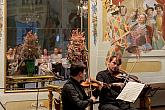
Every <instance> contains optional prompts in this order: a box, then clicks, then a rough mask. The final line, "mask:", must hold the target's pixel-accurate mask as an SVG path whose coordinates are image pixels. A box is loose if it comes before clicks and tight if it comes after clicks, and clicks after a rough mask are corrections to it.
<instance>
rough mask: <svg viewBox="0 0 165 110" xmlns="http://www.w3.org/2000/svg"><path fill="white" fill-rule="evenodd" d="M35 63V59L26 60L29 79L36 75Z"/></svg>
mask: <svg viewBox="0 0 165 110" xmlns="http://www.w3.org/2000/svg"><path fill="white" fill-rule="evenodd" d="M34 61H35V60H34V59H27V60H25V65H26V69H27V76H29V77H31V76H33V75H34V71H35V62H34Z"/></svg>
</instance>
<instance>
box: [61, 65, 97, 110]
mask: <svg viewBox="0 0 165 110" xmlns="http://www.w3.org/2000/svg"><path fill="white" fill-rule="evenodd" d="M85 69H86V67H85V65H84V64H83V63H77V64H72V65H71V68H70V75H71V77H70V78H69V79H68V81H67V82H66V83H65V84H64V86H63V89H62V94H61V95H62V96H61V98H62V105H63V110H85V109H86V108H87V107H88V106H89V105H90V104H91V103H93V102H95V100H96V98H95V97H94V96H91V97H88V96H87V94H86V93H85V90H84V88H83V87H82V86H81V82H82V80H83V79H84V77H85V74H86V73H85V72H86V70H85Z"/></svg>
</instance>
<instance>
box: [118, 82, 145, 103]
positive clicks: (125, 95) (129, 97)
mask: <svg viewBox="0 0 165 110" xmlns="http://www.w3.org/2000/svg"><path fill="white" fill-rule="evenodd" d="M144 86H145V84H142V83H137V82H128V83H127V84H126V85H125V87H124V88H123V90H122V91H121V93H120V94H119V95H118V97H117V98H116V99H120V100H124V101H128V102H133V103H134V102H135V101H136V99H137V98H138V96H139V94H140V93H141V91H142V90H143V88H144Z"/></svg>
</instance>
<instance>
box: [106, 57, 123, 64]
mask: <svg viewBox="0 0 165 110" xmlns="http://www.w3.org/2000/svg"><path fill="white" fill-rule="evenodd" d="M114 58H117V56H111V57H110V58H109V62H111V61H112V60H113V59H114ZM116 61H117V65H118V66H119V65H121V63H122V61H121V58H118V59H117V60H116Z"/></svg>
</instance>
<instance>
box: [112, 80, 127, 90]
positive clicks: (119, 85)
mask: <svg viewBox="0 0 165 110" xmlns="http://www.w3.org/2000/svg"><path fill="white" fill-rule="evenodd" d="M124 85H125V84H124V83H121V82H118V83H112V86H118V87H120V88H121V89H122V88H123V87H124Z"/></svg>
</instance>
